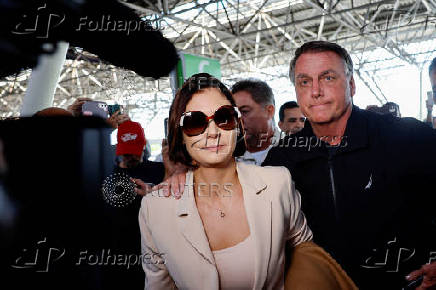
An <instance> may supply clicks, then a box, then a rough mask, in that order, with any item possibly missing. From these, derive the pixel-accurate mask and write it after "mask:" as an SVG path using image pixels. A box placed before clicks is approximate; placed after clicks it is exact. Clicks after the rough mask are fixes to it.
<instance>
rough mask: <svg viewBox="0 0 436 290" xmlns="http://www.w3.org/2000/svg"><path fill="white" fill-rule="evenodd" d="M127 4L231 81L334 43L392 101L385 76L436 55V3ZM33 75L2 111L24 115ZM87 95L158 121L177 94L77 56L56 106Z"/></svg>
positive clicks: (19, 83)
mask: <svg viewBox="0 0 436 290" xmlns="http://www.w3.org/2000/svg"><path fill="white" fill-rule="evenodd" d="M122 2H124V3H125V5H127V6H129V7H131V8H133V9H135V10H136V11H137V13H138V14H139V15H141V16H144V17H147V19H153V21H156V23H159V25H160V26H161V28H162V29H163V30H162V31H163V34H164V35H165V36H166V37H167V38H168V39H170V40H171V41H172V42H173V43H174V44H175V46H176V47H177V48H178V49H179V50H180V51H184V52H187V53H192V54H197V55H204V56H207V57H212V58H216V59H219V60H220V62H221V65H222V74H223V76H224V80H225V81H226V80H232V81H234V80H236V79H235V77H234V76H235V75H239V74H241V73H250V72H254V73H265V74H268V77H269V78H280V77H284V76H285V75H286V72H285V73H284V70H283V67H286V66H287V65H288V64H289V60H290V58H291V57H292V55H293V53H294V51H295V49H296V48H298V47H299V46H301V45H302V44H303V43H305V42H307V41H311V40H327V41H332V42H337V43H338V44H340V45H341V46H343V47H345V48H346V49H347V50H348V51H349V52H350V53H351V54H352V55H353V60H354V62H355V69H356V75H357V77H360V78H361V79H362V80H363V81H364V83H365V84H366V85H367V86H368V88H370V90H371V92H372V93H373V94H374V95H375V96H376V98H377V99H378V100H379V101H380V102H385V101H386V100H387V97H386V96H385V94H384V93H383V91H382V90H381V89H380V86H379V85H378V83H377V82H378V80H377V74H378V73H380V72H381V71H383V70H385V69H392V63H393V62H394V60H401V61H402V63H403V64H411V65H414V66H417V67H418V68H419V69H420V70H422V69H423V64H424V63H426V62H427V61H428V60H429V59H431V57H432V54H434V50H435V49H434V47H435V46H434V42H431V40H432V39H434V38H435V35H436V0H417V1H409V0H251V1H250V0H214V1H200V0H195V1H176V0H136V1H132V0H128V1H127V0H124V1H122ZM425 43H431V44H425ZM421 44H422V45H421ZM381 50H382V51H383V52H381ZM97 59H98V58H97ZM395 63H398V61H396V62H395ZM274 68H277V69H274ZM26 76H28V72H24V73H21V74H19V75H18V76H11V77H9V78H7V79H6V80H3V81H0V103H2V105H5V106H6V107H7V108H5V109H3V107H4V106H2V109H1V111H0V116H6V115H8V114H9V115H14V114H16V113H12V114H11V113H10V112H18V110H17V107H18V106H19V105H20V101H19V100H17V98H13V96H20V95H22V94H23V92H24V91H25V81H26ZM11 96H12V97H11ZM79 96H88V97H89V96H90V97H93V98H98V99H110V100H117V101H119V102H121V103H129V104H131V106H133V107H132V109H133V108H134V107H135V108H138V109H144V110H150V112H151V113H150V117H152V116H153V115H155V114H157V112H158V111H159V110H160V109H162V108H164V107H166V108H167V107H168V106H169V103H170V100H171V97H172V95H171V90H170V87H169V82H168V79H162V80H159V81H158V83H156V82H155V81H152V80H148V79H144V78H140V77H138V76H137V75H135V74H134V73H132V72H128V71H124V70H120V69H118V68H115V67H113V66H110V65H108V64H102V63H100V62H98V61H97V62H93V61H89V60H86V59H73V60H69V61H67V64H66V66H65V68H64V71H63V72H62V76H61V81H60V83H59V86H58V90H57V92H56V96H55V105H58V106H67V105H68V104H69V103H71V102H72V101H73V99H74V98H76V97H79ZM138 96H140V97H138ZM18 99H19V98H18ZM153 102H155V104H154V103H153Z"/></svg>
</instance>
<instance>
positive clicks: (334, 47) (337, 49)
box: [289, 40, 353, 83]
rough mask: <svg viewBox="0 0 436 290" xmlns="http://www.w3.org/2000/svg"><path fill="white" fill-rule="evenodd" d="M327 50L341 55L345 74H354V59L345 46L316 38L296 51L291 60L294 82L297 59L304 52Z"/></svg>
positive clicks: (293, 80)
mask: <svg viewBox="0 0 436 290" xmlns="http://www.w3.org/2000/svg"><path fill="white" fill-rule="evenodd" d="M325 51H331V52H334V53H336V54H337V55H339V56H340V57H341V58H342V59H343V60H344V65H345V74H346V75H347V76H351V75H353V61H352V60H351V57H350V55H349V54H348V52H347V50H346V49H345V48H343V47H342V46H340V45H338V44H336V43H333V42H328V41H320V40H316V41H309V42H306V43H305V44H303V45H302V46H301V47H299V48H298V49H297V50H296V51H295V56H294V58H293V59H292V60H291V64H290V68H289V77H290V79H291V81H292V83H295V64H296V63H297V59H298V58H299V57H300V56H301V55H302V54H303V53H316V52H325Z"/></svg>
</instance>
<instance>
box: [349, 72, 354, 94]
mask: <svg viewBox="0 0 436 290" xmlns="http://www.w3.org/2000/svg"><path fill="white" fill-rule="evenodd" d="M349 85H350V94H351V97H353V96H354V94H355V93H356V84H355V83H354V77H353V76H351V78H350V81H349Z"/></svg>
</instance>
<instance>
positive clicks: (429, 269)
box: [406, 262, 436, 290]
mask: <svg viewBox="0 0 436 290" xmlns="http://www.w3.org/2000/svg"><path fill="white" fill-rule="evenodd" d="M419 276H423V279H422V283H421V285H419V287H418V288H416V290H424V289H436V262H433V263H431V264H425V265H424V266H422V267H421V269H419V270H416V271H413V272H412V273H410V274H409V275H408V276H407V277H406V280H408V281H412V280H415V279H418V277H419Z"/></svg>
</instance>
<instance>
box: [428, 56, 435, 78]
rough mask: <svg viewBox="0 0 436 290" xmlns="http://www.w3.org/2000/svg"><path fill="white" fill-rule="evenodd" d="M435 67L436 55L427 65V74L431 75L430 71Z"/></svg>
mask: <svg viewBox="0 0 436 290" xmlns="http://www.w3.org/2000/svg"><path fill="white" fill-rule="evenodd" d="M435 69H436V57H435V58H433V60H432V61H431V63H430V66H429V67H428V74H429V75H431V72H432V71H434V70H435Z"/></svg>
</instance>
